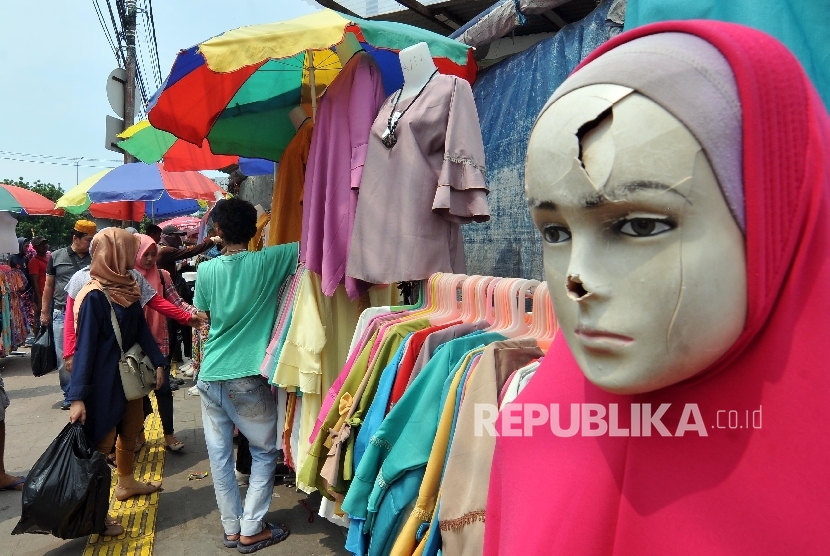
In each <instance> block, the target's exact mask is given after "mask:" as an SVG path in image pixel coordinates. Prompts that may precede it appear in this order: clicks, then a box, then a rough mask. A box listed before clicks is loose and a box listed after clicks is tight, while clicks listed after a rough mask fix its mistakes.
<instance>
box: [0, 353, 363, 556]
mask: <svg viewBox="0 0 830 556" xmlns="http://www.w3.org/2000/svg"><path fill="white" fill-rule="evenodd" d="M0 368H2V375H3V379H4V381H5V383H6V391H7V392H8V394H9V398H11V406H10V407H9V409H8V410H7V412H6V453H5V461H6V470H7V471H8V472H9V473H11V474H15V475H23V474H25V473H26V472H28V470H29V469H30V468H31V466H32V465H33V464H34V463H35V461H36V460H37V458H38V457H40V455H41V454H42V453H43V451H44V450H45V449H46V448H47V446H49V444H50V443H51V442H52V440H53V439H54V438H55V436H57V434H58V433H59V432H60V431H61V429H62V428H63V427H64V425H66V422H67V419H68V418H69V412H67V411H61V410H60V409H58V406H59V405H60V403H59V400H60V399H61V391H60V387H59V386H58V378H57V375H56V374H54V373H53V374H50V375H47V376H44V377H40V378H35V377H33V376H32V372H31V369H30V366H29V358H28V357H7V358H4V359H0ZM189 386H190V383H189V382H187V383H185V385H184V387H183V388H181V389H179V390H178V391H177V392H174V395H175V399H174V404H175V405H174V407H175V412H176V419H175V421H176V436H177V437H178V438H179V439H180V440H181V441H182V442H184V443H185V444H186V446H185V448H184V450H182V451H181V452H169V451H167V452H165V453H164V454H162V453H160V449H161V443H162V442H163V440H161V431H155V430H152V428H153V427H154V426H158V425H154V423H153V421H152V420H149V421H148V425H149V426H150V427H151V430H150V431H148V432H149V433H150V435H149V436H148V444H147V445H145V447H144V448H143V449H142V452H141V453H140V454H139V462H138V464H139V468H141V464H142V463H145V464H149V465H145V466H144V468H143V471H144V472H145V473H155V472H156V471H157V470H159V469H160V468H161V463H162V462H161V460H160V459H161V457H162V456H163V477H164V491H163V492H161V493H160V494H158V495H153V496H157V500H158V505H157V506H153V505H152V500H150V501H149V502H150V503H149V504H146V505H144V506H141V507H137V508H132V507H131V508H126V507H125V508H124V509H128V510H129V509H133V510H137V511H133V513H132V514H129V513H127V514H125V515H123V516H122V523H123V524H124V525H125V528H128V526H129V529H130V530H129V531H128V532H127V533H126V534H125V536H124V538H123V539H120V541H121V542H118V539H116V542H112V540H111V539H110V540H108V539H102V541H107V545H108V547H111V548H112V549H113V550H109V549H108V550H106V551H105V550H102V549H101V550H99V551H98V552H96V547H99V546H103V545H100V544H99V543H100V542H101V541H98V543H88V541H89V540H93V541H95V540H96V539H95V537H92V538H91V539H87V538H82V539H75V540H71V541H63V540H61V539H57V538H55V537H52V536H49V535H15V536H12V535H11V531H12V529H14V526H15V525H16V524H17V520H18V519H19V518H20V493H19V492H0V554H2V555H3V556H7V555H8V556H43V555H48V556H82V555H85V554H102V555H103V554H108V555H112V556H118V555H127V554H129V555H133V554H136V555H142V556H145V555H158V556H168V555H171V556H179V555H184V556H187V555H193V556H212V555H217V556H218V555H224V556H228V555H229V554H235V553H236V552H235V551H232V550H229V549H227V548H225V547H224V545H223V544H222V540H221V539H222V529H221V525H220V522H219V511H218V510H217V509H216V499H215V498H214V495H213V483H212V482H211V477H210V475H208V476H207V477H206V478H205V479H202V480H188V477H189V476H190V475H191V474H192V473H200V472H205V471H210V465H209V464H208V458H207V450H206V448H205V439H204V435H203V431H202V422H201V408H200V406H199V398H198V397H193V396H187V395H186V391H187V388H188V387H189ZM153 439H155V440H153ZM154 442H155V443H156V444H154ZM142 458H146V461H144V462H142V461H141V459H142ZM151 460H152V461H151ZM148 478H149V477H148ZM243 494H244V490H243ZM141 498H146V497H141ZM151 498H152V496H151ZM139 505H140V503H139V504H134V506H139ZM319 505H320V498H319V496H318V495H314V496H310V497H307V496H306V495H305V494H304V493H302V492H296V489H294V488H293V486H286V485H279V484H278V485H277V486H275V487H274V498H273V501H272V503H271V511H270V512H269V513H268V515H267V516H266V519H267V520H268V521H272V522H277V523H285V524H286V525H287V526H288V527H289V529H291V536H290V537H288V539H286V540H285V541H283V542H282V543H280V544H278V545H276V546H273V547H268V548H266V549H263V550H261V551H259V552H257V554H262V555H263V556H268V555H269V554H274V555H277V554H302V555H309V556H326V555H347V554H348V552H346V551H345V550H344V549H343V544H344V541H345V530H344V529H343V528H341V527H338V526H336V525H333V524H331V523H329V522H328V521H326V520H325V519H323V518H321V517H319V516H318V515H317V512H316V510H317V508H318V507H319ZM124 506H126V505H124ZM114 509H115V510H116V512H115V513H117V510H118V509H119V508H114ZM309 509H311V510H313V512H312V511H309ZM151 512H155V519H154V521H155V523H154V526H152V525H151V524H152V522H153V520H152V519H150V517H151V516H150V513H151ZM125 519H126V520H127V521H123V520H125ZM309 519H313V522H311V523H309V521H308V520H309ZM133 532H135V534H136V536H135V537H133V536H131V535H132V534H133ZM127 537H129V539H128V538H127ZM139 539H142V540H144V541H145V542H144V544H143V548H141V547H139V542H138V541H139ZM148 540H149V541H150V542H149V543H147V542H146V541H148ZM116 544H117V545H118V547H119V548H120V550H115V548H116Z"/></svg>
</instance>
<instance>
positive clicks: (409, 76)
mask: <svg viewBox="0 0 830 556" xmlns="http://www.w3.org/2000/svg"><path fill="white" fill-rule="evenodd" d="M398 58H399V60H400V62H401V71H402V72H403V87H402V90H401V96H400V98H401V99H405V98H410V97H412V96H415V95H416V94H418V91H420V90H421V88H422V87H424V86H426V84H427V82H429V80H430V78H431V77H432V75H433V73H435V71H437V68H436V67H435V62H434V61H433V59H432V53H430V51H429V46H428V45H427V43H425V42H419V43H417V44H413V45H412V46H408V47H406V48H404V49H403V50H401V51H400V52H399V53H398Z"/></svg>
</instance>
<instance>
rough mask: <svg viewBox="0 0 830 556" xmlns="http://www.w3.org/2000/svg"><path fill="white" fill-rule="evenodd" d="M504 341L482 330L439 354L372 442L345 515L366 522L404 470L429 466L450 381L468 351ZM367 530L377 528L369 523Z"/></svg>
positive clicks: (346, 499)
mask: <svg viewBox="0 0 830 556" xmlns="http://www.w3.org/2000/svg"><path fill="white" fill-rule="evenodd" d="M504 339H505V337H504V336H502V335H501V334H499V333H497V332H482V333H478V332H476V333H473V334H469V335H467V336H462V337H461V338H456V339H455V340H451V341H449V342H447V343H446V344H443V345H442V346H441V348H440V349H439V350H438V351H436V353H435V355H434V356H433V357H432V359H430V361H429V363H427V364H426V366H425V367H424V368H423V370H422V371H421V372H420V373H419V374H418V376H417V377H416V378H415V380H414V381H412V384H410V385H409V387H408V388H407V389H406V392H404V395H403V396H402V397H401V399H400V400H399V401H398V403H397V404H395V406H394V407H393V408H392V410H391V411H390V412H389V414H388V415H387V416H386V418H385V419H384V420H383V423H381V425H380V427H379V428H378V430H377V432H376V433H375V435H374V436H373V437H372V438H371V440H369V445H368V446H367V447H366V453H365V454H364V455H363V458H362V459H361V460H360V465H358V467H357V472H356V473H355V477H354V480H353V481H352V483H351V486H350V487H349V492H348V494H347V495H346V498H345V500H344V501H343V505H342V507H343V510H344V511H345V512H347V513H348V514H349V515H353V516H356V517H361V518H366V517H367V515H368V510H369V505H370V499H371V500H372V502H373V505H374V503H375V502H378V501H379V499H380V498H381V497H382V494H383V493H384V492H385V491H386V490H387V489H388V488H389V486H390V484H391V483H393V482H394V481H396V480H398V479H399V478H400V477H401V476H403V474H404V472H406V471H407V470H409V469H414V468H417V467H419V466H424V465H426V462H427V459H428V458H429V453H430V450H431V449H432V443H433V440H434V439H435V433H436V430H437V429H438V419H439V417H440V413H441V395H442V393H443V390H444V384H445V382H446V381H447V380H448V377H450V376H451V375H452V373H453V371H455V370H457V367H458V365H459V364H460V363H461V362H462V361H463V359H464V357H465V356H466V355H467V353H468V352H470V351H471V350H474V349H476V348H480V347H483V346H486V345H487V344H490V343H492V342H497V341H500V340H504ZM367 526H369V527H370V528H371V525H370V524H369V523H368V522H367Z"/></svg>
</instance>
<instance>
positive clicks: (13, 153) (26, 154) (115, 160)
mask: <svg viewBox="0 0 830 556" xmlns="http://www.w3.org/2000/svg"><path fill="white" fill-rule="evenodd" d="M0 154H4V155H13V156H25V157H29V158H33V157H34V158H53V159H56V160H81V159H83V160H91V161H94V162H121V161H120V159H111V158H89V157H86V156H55V155H50V154H35V153H21V152H17V151H5V150H0Z"/></svg>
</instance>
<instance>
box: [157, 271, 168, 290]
mask: <svg viewBox="0 0 830 556" xmlns="http://www.w3.org/2000/svg"><path fill="white" fill-rule="evenodd" d="M156 270H158V271H159V280H160V281H161V287H162V289H167V284H166V283H165V282H164V273H163V272H162V271H161V269H160V268H157V269H156ZM160 293H161V296H162V297H164V292H163V291H162V292H160Z"/></svg>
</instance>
